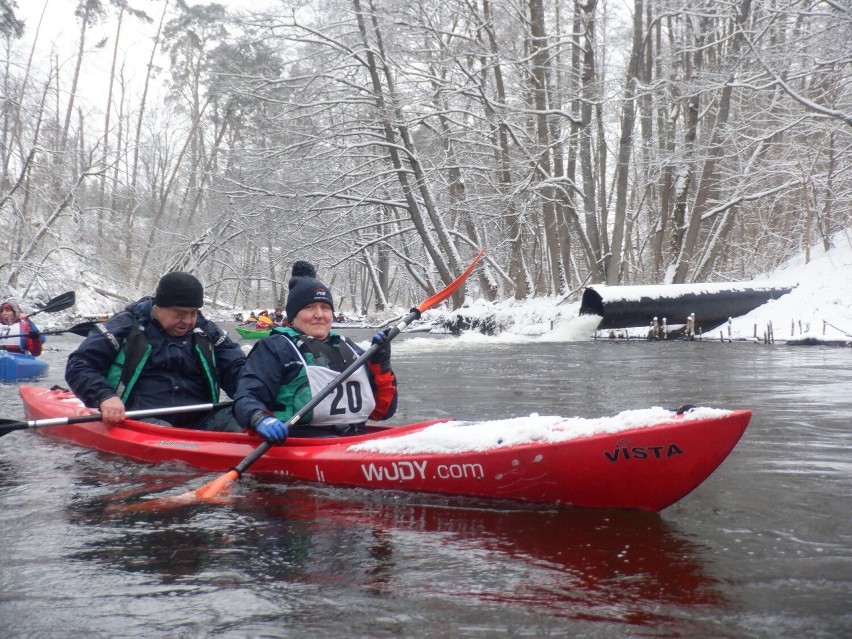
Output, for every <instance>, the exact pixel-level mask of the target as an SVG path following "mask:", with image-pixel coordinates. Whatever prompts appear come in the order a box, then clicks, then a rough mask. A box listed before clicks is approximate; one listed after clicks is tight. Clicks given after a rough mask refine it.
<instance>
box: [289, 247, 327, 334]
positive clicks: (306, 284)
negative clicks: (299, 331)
mask: <svg viewBox="0 0 852 639" xmlns="http://www.w3.org/2000/svg"><path fill="white" fill-rule="evenodd" d="M288 286H289V289H290V292H289V293H288V294H287V321H289V322H291V323H292V322H293V320H294V319H295V318H296V315H298V313H299V311H301V310H302V309H303V308H305V307H306V306H307V305H308V304H313V303H314V302H325V303H326V304H328V305H329V306H331V310H332V312H333V311H334V299H333V298H332V297H331V291H329V290H328V287H327V286H326V285H325V284H323V283H322V282H320V281H319V280H318V279H317V270H316V269H315V268H314V266H313V264H311V263H310V262H305V261H303V260H299V261H298V262H296V263H295V264H293V277H291V278H290V282H289V283H288Z"/></svg>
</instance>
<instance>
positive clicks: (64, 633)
mask: <svg viewBox="0 0 852 639" xmlns="http://www.w3.org/2000/svg"><path fill="white" fill-rule="evenodd" d="M344 332H345V331H344ZM349 334H351V335H352V336H353V337H354V338H355V339H357V340H363V339H366V338H367V336H368V335H369V333H368V332H366V331H360V332H358V331H353V332H350V333H349ZM79 341H80V338H78V337H74V336H70V335H69V336H57V337H53V338H50V340H49V342H48V344H47V346H46V351H45V355H44V357H46V358H47V359H48V360H49V361H50V362H51V364H52V366H51V370H50V373H49V375H48V377H47V378H45V379H42V380H38V382H37V383H38V384H39V385H46V386H49V385H53V384H62V383H63V380H62V373H63V368H64V361H65V357H66V356H67V354H68V353H69V352H70V351H71V350H72V349H73V348H74V347H75V346H76V344H78V343H79ZM394 368H395V370H396V372H397V375H398V377H399V383H400V393H401V397H400V411H399V413H398V414H397V416H396V417H395V418H394V420H393V423H406V422H409V421H415V420H420V419H425V418H431V417H444V416H453V417H460V418H500V417H517V416H523V415H528V414H530V413H533V412H537V413H540V414H559V415H565V416H572V415H579V416H583V417H596V416H600V415H610V414H614V413H617V412H619V411H621V410H626V409H630V408H645V407H649V406H655V405H662V406H676V405H679V404H684V403H691V404H701V405H706V406H714V407H718V408H749V409H751V410H753V411H754V416H753V418H752V422H751V424H750V426H749V428H748V430H747V431H746V434H745V436H744V437H743V439H742V440H741V442H740V443H739V445H738V446H737V447H736V448H735V449H734V451H733V453H732V454H731V455H730V457H729V458H728V459H727V460H726V461H725V462H724V463H723V464H722V465H721V466H720V467H719V469H718V470H717V471H716V472H715V473H714V474H713V475H712V476H711V477H710V478H709V479H708V480H707V481H706V482H705V483H704V484H703V485H701V486H700V487H699V488H698V489H697V490H695V491H694V492H693V493H692V494H690V495H688V496H687V497H686V498H684V499H683V500H681V501H680V502H679V503H677V504H675V505H673V506H671V507H669V508H668V509H666V510H664V511H663V512H662V513H659V514H648V513H634V512H622V511H595V510H579V509H569V508H566V509H561V510H548V509H544V508H524V507H519V506H517V505H506V504H502V505H501V504H496V503H493V502H492V503H488V502H473V501H468V500H455V499H451V498H443V497H429V496H423V495H410V494H400V493H382V492H369V491H364V490H354V489H346V488H334V487H328V486H318V485H308V484H302V485H295V484H287V483H274V482H261V481H258V480H256V479H254V478H252V477H251V476H246V477H244V478H242V479H241V480H240V481H239V482H238V483H237V486H236V487H235V490H234V496H235V499H234V500H233V501H232V502H231V503H230V504H228V505H217V506H211V505H202V506H196V507H193V508H189V509H185V510H177V511H169V512H168V513H133V514H121V515H118V514H116V513H115V512H114V511H113V510H111V509H110V508H109V507H110V505H113V504H117V503H119V504H120V503H123V502H124V501H125V500H127V499H128V498H129V496H131V495H135V494H138V493H140V492H143V493H144V492H146V491H150V490H153V489H154V488H162V487H163V486H164V485H168V486H175V487H182V488H184V489H191V488H196V487H198V486H201V485H202V484H204V483H206V482H207V481H210V480H211V479H212V478H213V477H215V476H216V475H215V474H214V475H209V474H208V475H203V474H199V473H198V472H196V471H193V470H192V469H189V468H187V467H184V466H180V465H170V464H161V465H144V464H137V463H135V462H131V461H128V460H125V459H122V458H119V457H114V456H110V455H104V454H100V453H94V452H92V451H89V450H86V449H83V448H80V447H76V446H74V445H71V444H66V443H62V442H58V441H55V440H52V439H51V438H50V437H48V436H45V434H44V433H36V432H34V431H19V432H14V433H10V434H8V435H6V436H5V437H3V438H2V441H0V512H2V516H0V637H3V638H5V639H23V638H33V639H36V638H38V639H44V638H51V637H62V638H66V639H76V638H81V639H82V638H85V639H101V638H103V639H114V638H116V637H121V638H127V639H131V638H140V639H142V638H145V639H151V638H160V637H162V638H174V639H190V638H195V637H217V638H219V637H221V638H243V637H311V636H313V637H378V638H384V637H388V638H389V637H438V638H448V639H449V638H456V637H475V638H480V637H481V638H483V639H485V638H489V639H490V638H493V637H587V638H592V639H595V638H610V637H613V638H614V637H619V638H621V637H666V638H671V637H684V638H686V637H689V638H699V639H701V638H707V639H720V638H721V639H725V638H730V639H745V638H764V637H765V638H773V639H774V638H778V637H790V638H800V637H808V638H810V639H817V638H823V637H824V638H826V639H828V638H831V639H834V638H837V637H841V636H846V637H849V636H852V605H850V604H852V523H851V522H852V517H850V513H852V452H850V451H851V450H852V427H851V426H852V350H850V349H844V348H829V347H788V346H780V345H775V346H766V345H759V344H752V343H733V344H720V343H715V342H664V343H646V342H641V341H633V342H614V341H598V342H593V341H581V342H568V343H566V342H558V341H543V340H538V339H517V340H514V343H509V342H507V341H501V340H499V339H465V338H462V339H457V338H452V337H442V336H422V335H418V334H412V335H403V336H400V337H399V338H398V340H397V341H395V342H394ZM0 405H2V409H3V415H2V417H3V418H4V419H20V418H22V417H23V410H22V408H21V404H20V400H19V399H18V395H17V387H16V386H14V385H2V386H0Z"/></svg>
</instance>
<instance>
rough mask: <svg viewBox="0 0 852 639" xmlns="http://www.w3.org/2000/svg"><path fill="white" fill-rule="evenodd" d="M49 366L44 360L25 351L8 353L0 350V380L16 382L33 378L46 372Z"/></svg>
mask: <svg viewBox="0 0 852 639" xmlns="http://www.w3.org/2000/svg"><path fill="white" fill-rule="evenodd" d="M49 367H50V364H48V363H47V362H46V361H45V360H42V359H38V358H36V357H33V356H32V355H28V354H26V353H10V352H9V351H5V350H0V381H3V382H17V381H19V380H23V379H34V378H36V377H40V376H41V375H44V374H45V373H46V372H47V369H48V368H49Z"/></svg>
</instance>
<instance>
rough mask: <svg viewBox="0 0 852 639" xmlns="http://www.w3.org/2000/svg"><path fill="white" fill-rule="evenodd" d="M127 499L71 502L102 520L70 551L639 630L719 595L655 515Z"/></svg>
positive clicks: (447, 505) (195, 577)
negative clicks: (126, 503)
mask: <svg viewBox="0 0 852 639" xmlns="http://www.w3.org/2000/svg"><path fill="white" fill-rule="evenodd" d="M149 488H150V487H146V488H145V489H144V490H148V489H149ZM134 490H135V491H136V492H138V491H139V490H142V489H134ZM128 496H129V495H128V494H122V495H113V496H110V497H102V498H99V499H97V500H91V499H90V500H89V502H88V503H87V504H79V503H78V504H75V506H74V508H73V509H72V510H69V514H70V517H71V518H72V520H73V521H74V523H75V524H77V525H80V526H86V527H98V528H102V530H101V534H99V535H92V534H91V533H89V534H85V535H83V537H84V538H85V539H86V540H87V542H86V545H85V547H84V548H82V549H81V550H80V551H79V552H77V553H76V554H75V558H76V559H81V560H85V561H87V562H90V561H94V562H97V563H102V564H107V565H109V566H110V567H111V568H117V569H120V570H124V571H128V572H144V573H149V574H152V575H158V576H159V579H160V580H161V583H162V584H163V585H169V584H172V583H174V582H176V581H180V582H181V583H183V584H189V583H193V582H195V581H197V582H198V583H199V584H210V583H216V584H217V585H218V586H220V587H226V588H227V587H229V586H231V585H240V586H242V587H246V586H247V585H248V584H267V585H270V584H277V586H278V587H282V588H286V585H287V584H288V583H289V584H293V583H302V584H311V585H313V586H317V587H320V588H333V589H341V588H342V589H344V591H346V592H351V591H352V589H356V590H360V591H362V592H364V593H365V594H370V595H372V596H380V597H388V598H400V597H413V598H417V599H421V598H422V597H424V596H428V597H463V598H464V599H465V600H467V601H470V600H476V601H478V602H480V603H483V604H487V603H492V602H493V603H499V604H501V605H504V606H505V605H509V606H512V607H521V608H522V609H525V610H528V611H539V612H546V613H547V614H548V615H551V616H556V617H563V618H569V619H581V620H593V621H616V622H619V623H628V624H633V625H641V626H651V625H654V624H658V623H660V622H662V621H665V620H666V619H668V616H667V615H668V614H669V613H667V611H671V610H673V609H676V608H683V607H696V606H711V607H717V606H723V605H724V604H725V603H726V601H725V597H724V595H723V594H722V593H721V591H720V590H719V589H718V587H717V586H718V584H717V583H716V581H715V580H714V578H713V577H711V576H710V574H709V573H708V571H707V570H706V568H705V566H704V564H703V561H702V558H701V550H702V549H701V548H700V547H697V546H695V545H694V544H693V543H691V542H690V541H688V540H687V539H686V538H685V537H684V535H683V534H681V533H680V532H679V531H678V530H677V528H676V527H675V526H674V525H672V524H671V523H669V522H667V521H665V520H664V519H663V518H661V517H660V516H659V515H656V514H651V513H634V512H625V511H596V510H579V509H577V510H572V509H562V510H554V511H545V512H541V511H536V510H528V509H520V510H507V509H493V508H483V507H482V506H481V504H476V503H473V502H470V503H463V504H462V506H463V507H458V506H457V505H456V504H457V503H458V502H456V501H452V502H449V501H446V500H441V501H437V502H433V503H424V502H423V499H422V497H421V498H420V499H417V500H416V501H415V498H413V497H411V496H400V495H395V494H387V493H371V494H366V493H364V492H362V491H355V490H347V489H334V488H322V487H304V486H299V487H293V486H286V485H284V486H282V485H277V484H262V483H257V484H254V485H252V486H251V490H250V491H246V494H245V496H244V497H239V498H235V499H234V501H233V502H232V503H231V504H230V505H223V506H213V507H211V506H209V505H203V506H196V507H193V508H190V509H183V510H174V511H170V512H168V513H132V514H126V515H124V516H120V517H117V516H116V513H114V512H112V510H111V505H112V504H114V503H115V501H116V499H123V498H126V497H128Z"/></svg>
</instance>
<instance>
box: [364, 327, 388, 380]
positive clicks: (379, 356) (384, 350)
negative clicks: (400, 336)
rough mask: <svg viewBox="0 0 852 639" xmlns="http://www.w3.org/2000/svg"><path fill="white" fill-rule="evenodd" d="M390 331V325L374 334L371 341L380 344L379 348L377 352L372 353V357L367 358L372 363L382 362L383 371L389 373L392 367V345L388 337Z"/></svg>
mask: <svg viewBox="0 0 852 639" xmlns="http://www.w3.org/2000/svg"><path fill="white" fill-rule="evenodd" d="M388 333H390V327H388V328H386V329H384V330H381V331H377V332H376V334H375V335H373V339H372V340H371V341H372V342H373V344H378V345H379V348H377V349H376V352H375V353H373V354H372V355H370V359H368V360H367V361H369V362H370V363H371V364H381V365H382V372H383V373H387V372H388V371H389V370H390V367H391V365H390V358H391V345H390V340H389V339H388Z"/></svg>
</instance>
